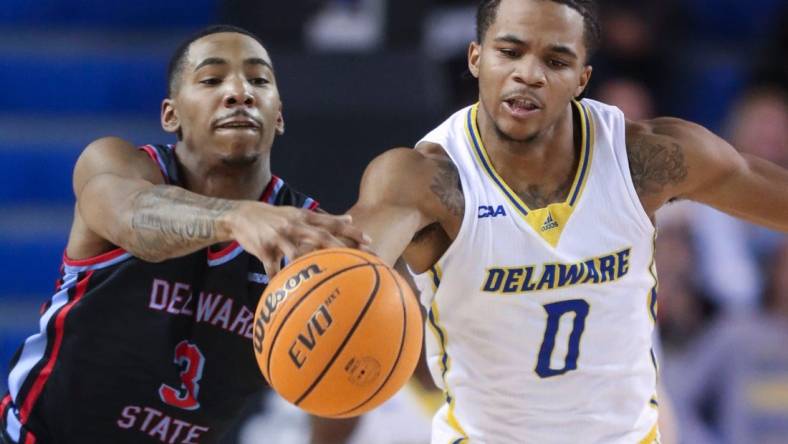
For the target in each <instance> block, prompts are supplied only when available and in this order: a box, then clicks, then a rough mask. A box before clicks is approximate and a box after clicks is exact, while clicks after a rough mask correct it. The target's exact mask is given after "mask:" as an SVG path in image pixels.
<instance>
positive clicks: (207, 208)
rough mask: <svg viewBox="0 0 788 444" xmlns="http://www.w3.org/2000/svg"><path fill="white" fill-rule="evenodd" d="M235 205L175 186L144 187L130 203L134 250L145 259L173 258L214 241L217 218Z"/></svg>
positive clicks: (235, 203) (234, 203) (215, 240)
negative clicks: (131, 207) (131, 205)
mask: <svg viewBox="0 0 788 444" xmlns="http://www.w3.org/2000/svg"><path fill="white" fill-rule="evenodd" d="M237 205H238V203H237V202H233V201H229V200H225V199H216V198H211V197H204V196H197V195H194V194H192V193H189V192H188V191H186V190H183V189H180V188H176V187H153V188H151V189H149V190H146V191H144V192H142V193H141V194H140V195H138V196H137V197H136V199H135V200H134V203H133V207H134V208H133V216H132V218H131V227H132V229H133V239H130V241H131V242H130V243H131V244H132V247H133V250H134V253H136V254H138V255H140V256H141V257H143V258H146V259H150V258H159V257H162V256H165V257H174V256H177V255H181V254H187V253H189V252H191V251H195V250H197V249H199V248H202V247H205V246H208V245H211V244H213V243H216V242H217V239H215V237H216V235H217V228H216V222H217V219H218V218H219V217H221V216H223V215H224V214H225V213H227V212H228V211H230V210H232V209H233V208H235V207H237Z"/></svg>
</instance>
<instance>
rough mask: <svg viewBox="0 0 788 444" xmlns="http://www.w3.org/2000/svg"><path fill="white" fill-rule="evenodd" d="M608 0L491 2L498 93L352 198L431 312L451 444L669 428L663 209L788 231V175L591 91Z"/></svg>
mask: <svg viewBox="0 0 788 444" xmlns="http://www.w3.org/2000/svg"><path fill="white" fill-rule="evenodd" d="M592 3H593V2H592V1H591V0H484V1H482V2H481V5H480V7H479V15H478V41H477V42H473V43H471V44H470V48H469V51H468V65H469V67H470V71H471V73H472V74H473V75H474V76H475V77H477V78H478V80H479V90H480V97H479V103H478V104H476V105H473V106H470V107H468V108H465V109H462V110H460V111H458V112H457V113H456V114H454V115H453V116H451V117H450V118H449V119H448V120H447V121H446V122H444V123H443V124H441V125H440V126H438V127H437V128H436V129H435V130H433V131H432V132H430V133H429V134H428V135H427V136H426V137H425V138H424V139H423V140H422V141H420V142H419V143H418V144H417V145H416V146H415V149H403V148H399V149H393V150H390V151H388V152H386V153H384V154H382V155H381V156H379V157H378V158H377V159H375V160H374V161H373V162H372V163H371V164H370V165H369V167H368V168H367V171H366V173H365V175H364V178H363V180H362V184H361V191H360V197H359V200H358V202H357V203H356V205H355V206H354V207H353V208H352V209H351V210H350V213H351V214H352V215H353V218H354V221H356V223H357V224H358V225H359V226H360V227H361V228H362V229H363V230H364V231H365V232H366V233H368V234H369V235H370V236H371V237H372V239H373V243H372V248H373V250H374V251H375V252H376V253H377V254H379V255H380V256H381V257H382V258H383V259H385V260H386V261H387V262H388V263H389V264H393V263H394V262H395V261H396V260H397V258H399V257H400V256H403V257H404V259H405V261H406V262H407V263H408V265H409V266H410V268H411V270H412V271H413V272H414V274H415V275H416V279H417V281H418V283H419V286H420V288H421V291H422V293H421V299H422V303H423V305H424V306H425V307H426V309H427V310H428V319H427V325H428V328H429V329H430V330H432V331H433V333H434V335H428V336H427V341H428V342H427V356H428V362H429V365H430V367H431V372H432V375H433V378H434V379H435V381H436V383H437V384H438V385H439V386H440V387H441V388H442V389H443V390H444V392H445V398H446V403H445V405H444V406H443V407H442V408H441V409H440V410H439V412H438V413H437V414H436V416H435V418H434V420H433V434H432V443H434V444H438V443H440V444H449V443H455V444H456V443H466V442H470V443H474V444H475V443H492V444H508V443H517V444H523V443H538V444H546V443H605V444H613V443H627V444H633V443H641V442H642V443H653V442H658V440H659V438H658V431H657V426H656V424H657V407H658V400H657V399H656V397H655V393H656V387H657V369H656V362H655V359H654V354H653V352H652V350H651V335H652V330H653V327H654V317H655V309H656V286H657V280H656V272H655V270H654V262H653V253H654V236H655V230H654V226H653V221H654V212H655V211H656V210H657V209H658V208H659V207H660V206H662V205H664V204H666V203H667V202H669V201H671V200H673V199H691V200H695V201H699V202H703V203H705V204H708V205H711V206H713V207H715V208H718V209H720V210H723V211H725V212H728V213H730V214H734V215H736V216H739V217H742V218H744V219H746V220H749V221H751V222H755V223H759V224H762V225H765V226H768V227H772V228H775V229H777V230H782V231H788V171H785V170H783V169H781V168H779V167H777V166H775V165H774V164H771V163H769V162H767V161H764V160H760V159H757V158H753V157H748V156H742V155H740V154H739V153H737V151H736V150H735V149H734V148H733V147H731V146H730V145H729V144H728V143H726V142H725V141H723V140H722V139H720V138H719V137H717V136H715V135H714V134H712V133H710V132H709V131H707V130H706V129H704V128H702V127H700V126H698V125H696V124H693V123H690V122H685V121H682V120H679V119H671V118H659V119H655V120H650V121H642V122H634V121H627V120H626V119H625V117H624V115H623V114H622V113H621V112H620V111H619V110H618V109H617V108H615V107H612V106H608V105H605V104H603V103H599V102H596V101H593V100H586V99H584V100H579V101H577V100H575V98H576V97H578V96H580V95H581V93H582V92H583V90H584V89H585V87H586V85H587V84H588V81H589V79H590V78H591V71H592V68H591V66H589V65H588V62H587V61H588V57H589V53H590V51H591V50H592V49H593V48H594V45H595V44H596V40H597V37H598V34H599V30H598V26H597V22H596V18H595V15H594V12H593V4H592Z"/></svg>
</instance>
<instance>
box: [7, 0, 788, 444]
mask: <svg viewBox="0 0 788 444" xmlns="http://www.w3.org/2000/svg"><path fill="white" fill-rule="evenodd" d="M600 3H601V6H602V12H603V13H602V17H603V21H602V26H603V30H604V44H603V47H602V49H601V51H600V52H599V53H598V54H597V55H596V57H595V58H594V60H593V61H592V64H593V65H594V75H593V79H592V82H591V88H590V91H589V92H588V96H589V97H591V98H595V99H598V100H602V101H606V102H609V103H612V104H615V105H617V106H619V107H620V108H622V109H623V110H624V111H625V113H626V114H627V117H628V118H630V119H641V118H648V117H652V116H659V115H672V116H677V117H681V118H685V119H689V120H693V121H696V122H699V123H701V124H703V125H705V126H707V127H708V128H710V129H712V130H714V131H715V132H717V133H718V134H720V135H722V136H723V137H725V138H726V139H727V140H729V141H730V142H731V143H733V144H734V145H735V146H736V147H737V148H738V149H739V150H741V151H743V152H748V153H752V154H755V155H758V156H762V157H764V158H767V159H769V160H771V161H773V162H775V163H778V164H780V165H782V166H783V167H788V101H787V99H786V88H788V3H787V2H786V1H785V0H750V1H746V2H742V1H740V0H662V1H658V2H642V1H623V0H621V1H611V0H603V1H601V2H600ZM475 5H476V2H475V1H450V0H396V1H394V0H290V1H286V2H273V1H271V2H261V1H254V0H225V1H218V0H188V1H187V0H170V1H160V0H137V1H135V2H107V1H99V0H0V87H1V88H2V90H1V91H0V164H2V165H5V167H4V168H3V174H2V186H0V376H2V377H1V378H0V392H2V391H5V384H6V375H7V371H8V369H7V363H8V361H9V359H10V357H11V355H12V354H13V353H14V351H15V350H16V348H17V346H18V345H19V344H20V343H21V341H23V340H24V338H25V337H27V336H28V335H30V334H31V333H32V332H33V331H34V330H35V329H36V328H37V326H36V319H37V314H38V306H39V305H40V304H41V303H42V302H44V301H45V300H46V299H47V298H48V297H49V296H51V291H52V289H53V284H54V280H55V279H56V277H57V271H58V267H59V263H60V258H61V255H62V251H63V248H64V245H65V240H66V236H67V233H68V229H69V226H70V222H71V217H72V211H73V204H74V202H73V194H72V191H71V184H70V181H71V170H72V167H73V164H74V161H75V160H76V158H77V156H78V154H79V153H80V151H81V149H82V148H83V147H84V146H85V145H86V144H88V143H89V142H90V141H92V140H94V139H96V138H98V137H101V136H105V135H116V136H120V137H124V138H126V139H128V140H130V141H133V142H134V143H137V144H145V143H167V142H171V141H173V138H172V137H170V136H169V135H166V134H165V133H163V132H162V131H161V130H160V128H159V124H158V122H159V107H160V103H161V99H162V98H163V97H164V95H165V91H166V80H165V77H166V65H167V60H168V58H169V55H170V53H171V52H172V51H173V50H174V49H175V47H176V46H177V43H178V42H179V41H180V40H182V39H183V38H185V37H186V36H188V35H189V34H190V33H191V32H193V31H194V30H196V29H199V28H201V27H203V26H205V25H207V24H212V23H229V24H234V25H239V26H242V27H245V28H248V29H250V30H251V31H254V32H256V33H257V34H258V35H260V36H261V37H262V39H263V41H264V42H265V43H266V46H267V47H268V49H269V52H270V53H271V55H272V58H273V60H274V64H275V66H276V70H277V80H278V83H279V89H280V92H281V95H282V98H283V101H284V112H285V119H286V122H287V133H286V134H285V135H284V136H283V137H281V138H279V140H278V141H276V142H275V144H274V155H273V157H274V159H273V165H274V168H273V170H274V172H275V173H276V174H278V175H280V176H282V177H284V178H286V179H287V180H288V181H289V182H290V183H291V184H293V185H294V186H295V187H296V188H298V189H301V190H303V191H305V192H307V193H308V194H311V195H313V196H316V197H317V198H318V199H319V200H320V201H321V202H322V204H323V207H324V208H326V209H327V210H329V211H332V212H342V211H344V210H345V209H347V208H348V207H349V206H350V205H351V204H352V203H353V202H354V201H355V199H356V190H357V186H358V182H359V178H360V175H361V172H362V171H363V168H364V166H365V165H366V164H367V163H368V162H369V160H371V159H372V158H373V157H374V156H375V155H376V154H378V153H380V152H381V151H383V150H385V149H387V148H390V147H393V146H412V145H413V144H414V143H415V142H416V141H418V140H419V139H420V138H421V136H423V135H424V134H425V133H426V132H427V131H429V130H430V129H432V128H433V127H435V126H437V124H438V123H440V122H441V121H443V120H444V119H445V118H446V117H447V116H448V115H450V114H451V113H452V112H453V111H455V110H456V109H457V108H459V107H461V106H465V105H467V104H470V103H472V102H473V101H475V98H476V94H477V92H476V89H475V88H476V86H475V82H474V81H473V79H472V78H471V77H470V75H469V74H468V72H467V69H466V61H465V54H466V50H467V45H468V42H469V41H470V40H472V39H473V38H474V35H475V30H474V26H475V25H474V13H475ZM658 216H659V225H660V229H659V232H660V235H659V239H658V242H657V263H658V267H659V277H660V288H659V316H658V332H659V338H660V340H661V345H662V346H661V350H662V352H661V354H660V355H661V359H660V363H661V370H662V378H663V379H662V380H663V383H664V386H665V387H666V389H667V392H668V393H669V395H670V398H671V400H672V402H673V404H674V407H675V413H676V421H677V423H678V426H679V433H680V436H681V438H680V440H681V441H680V442H684V443H692V444H698V443H718V442H720V443H725V442H729V443H760V444H762V443H767V444H768V443H786V442H788V438H786V436H788V346H786V343H788V240H786V236H785V235H781V234H778V233H775V232H771V231H769V230H766V229H762V228H757V227H754V226H752V225H749V224H746V223H743V222H739V221H736V220H734V219H732V218H730V217H728V216H725V215H723V214H721V213H719V212H716V211H714V210H710V209H707V208H703V207H700V206H696V205H693V204H687V203H677V204H673V205H670V206H668V207H667V208H665V209H664V210H663V211H662V212H661V213H660V214H659V215H658ZM411 385H413V387H410V386H409V388H408V389H406V390H404V391H403V392H402V393H401V394H400V395H398V396H397V397H396V398H394V400H393V401H391V402H390V403H389V404H387V405H386V406H384V407H383V408H381V409H379V410H378V411H376V412H375V413H374V414H373V415H370V417H368V418H365V419H364V420H362V424H361V425H360V426H359V430H357V432H356V434H355V436H354V438H353V439H354V442H358V443H365V442H376V443H381V442H382V441H380V436H381V434H380V431H381V430H394V431H396V433H393V434H391V436H392V440H391V441H390V442H391V443H394V442H397V443H400V444H404V443H423V442H426V440H427V438H426V436H428V434H429V412H430V410H431V409H434V408H435V405H436V402H435V396H434V395H435V394H434V393H432V394H431V393H430V392H429V390H428V389H425V386H428V385H429V384H428V383H423V384H415V385H414V384H411ZM437 398H438V401H437V402H438V403H439V402H440V400H439V398H440V396H438V397H437ZM260 410H261V411H260V412H254V413H252V414H251V416H250V418H249V419H248V420H246V421H244V424H243V425H242V426H240V427H239V429H238V431H237V433H236V434H234V435H233V436H231V437H228V439H227V442H228V443H229V442H244V443H247V442H248V443H251V442H258V441H264V442H271V443H277V442H282V443H298V442H306V439H307V438H306V436H307V434H306V430H307V428H308V419H306V418H304V417H303V416H301V415H300V414H299V413H298V412H297V411H295V410H294V409H290V408H288V407H287V406H284V405H282V404H280V403H279V402H277V401H276V399H275V398H273V397H266V399H264V400H263V401H262V402H261V409H260ZM364 430H366V431H367V432H366V433H369V431H370V430H373V431H375V430H376V431H378V432H377V433H376V434H375V435H373V436H376V437H377V438H369V435H364V433H365V432H364ZM411 432H412V433H411ZM411 435H412V436H411ZM365 436H367V437H366V438H365Z"/></svg>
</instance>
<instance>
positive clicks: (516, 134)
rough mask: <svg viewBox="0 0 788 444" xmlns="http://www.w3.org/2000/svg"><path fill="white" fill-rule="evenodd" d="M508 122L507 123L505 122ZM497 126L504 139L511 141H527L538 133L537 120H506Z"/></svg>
mask: <svg viewBox="0 0 788 444" xmlns="http://www.w3.org/2000/svg"><path fill="white" fill-rule="evenodd" d="M507 123H508V124H507ZM507 123H504V124H503V125H500V126H499V129H500V131H501V133H502V136H503V138H504V139H508V140H510V141H512V142H529V141H532V140H533V139H534V138H535V137H536V135H537V134H539V124H538V122H507Z"/></svg>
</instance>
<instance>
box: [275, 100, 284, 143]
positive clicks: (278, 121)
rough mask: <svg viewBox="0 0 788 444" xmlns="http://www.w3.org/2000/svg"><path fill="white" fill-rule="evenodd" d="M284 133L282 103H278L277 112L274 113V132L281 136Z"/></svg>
mask: <svg viewBox="0 0 788 444" xmlns="http://www.w3.org/2000/svg"><path fill="white" fill-rule="evenodd" d="M284 133H285V117H284V115H282V104H281V103H280V104H279V112H278V113H277V114H276V134H277V135H279V136H281V135H282V134H284Z"/></svg>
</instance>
